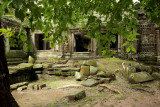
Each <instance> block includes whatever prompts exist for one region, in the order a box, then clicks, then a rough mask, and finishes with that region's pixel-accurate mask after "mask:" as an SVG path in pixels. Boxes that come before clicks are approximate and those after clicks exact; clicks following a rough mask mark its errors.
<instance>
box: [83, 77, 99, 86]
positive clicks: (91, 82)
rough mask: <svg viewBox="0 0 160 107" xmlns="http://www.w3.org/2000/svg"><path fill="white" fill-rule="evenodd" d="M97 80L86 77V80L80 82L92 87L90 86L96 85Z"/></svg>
mask: <svg viewBox="0 0 160 107" xmlns="http://www.w3.org/2000/svg"><path fill="white" fill-rule="evenodd" d="M98 83H99V82H98V81H97V80H94V79H88V80H86V81H84V82H83V83H82V85H83V86H86V87H92V86H96V85H97V84H98Z"/></svg>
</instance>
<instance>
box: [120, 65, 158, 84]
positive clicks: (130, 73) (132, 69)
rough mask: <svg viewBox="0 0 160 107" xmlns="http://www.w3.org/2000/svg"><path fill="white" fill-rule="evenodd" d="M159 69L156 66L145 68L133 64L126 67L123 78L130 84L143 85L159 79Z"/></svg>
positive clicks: (144, 66)
mask: <svg viewBox="0 0 160 107" xmlns="http://www.w3.org/2000/svg"><path fill="white" fill-rule="evenodd" d="M159 71H160V68H159V67H158V66H147V65H144V64H140V63H133V64H131V65H129V66H127V67H126V68H125V70H124V72H123V75H124V77H126V78H127V79H128V81H129V82H130V83H143V82H147V81H152V80H159V79H160V72H159Z"/></svg>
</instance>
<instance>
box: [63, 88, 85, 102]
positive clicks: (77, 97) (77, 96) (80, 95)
mask: <svg viewBox="0 0 160 107" xmlns="http://www.w3.org/2000/svg"><path fill="white" fill-rule="evenodd" d="M85 97H86V93H85V90H78V91H75V92H73V93H71V94H69V95H67V96H66V98H68V101H77V100H80V99H83V98H85Z"/></svg>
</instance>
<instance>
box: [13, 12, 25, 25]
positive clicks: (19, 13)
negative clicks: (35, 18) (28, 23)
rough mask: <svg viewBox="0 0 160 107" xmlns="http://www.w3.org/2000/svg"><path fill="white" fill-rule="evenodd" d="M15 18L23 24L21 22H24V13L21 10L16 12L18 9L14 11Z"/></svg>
mask: <svg viewBox="0 0 160 107" xmlns="http://www.w3.org/2000/svg"><path fill="white" fill-rule="evenodd" d="M15 16H16V17H17V18H19V19H20V20H21V21H22V22H23V20H24V18H25V13H24V11H23V10H18V9H16V11H15Z"/></svg>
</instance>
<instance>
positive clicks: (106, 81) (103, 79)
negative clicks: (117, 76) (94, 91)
mask: <svg viewBox="0 0 160 107" xmlns="http://www.w3.org/2000/svg"><path fill="white" fill-rule="evenodd" d="M110 81H111V78H100V80H99V83H100V84H103V83H105V84H107V83H109V82H110Z"/></svg>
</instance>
